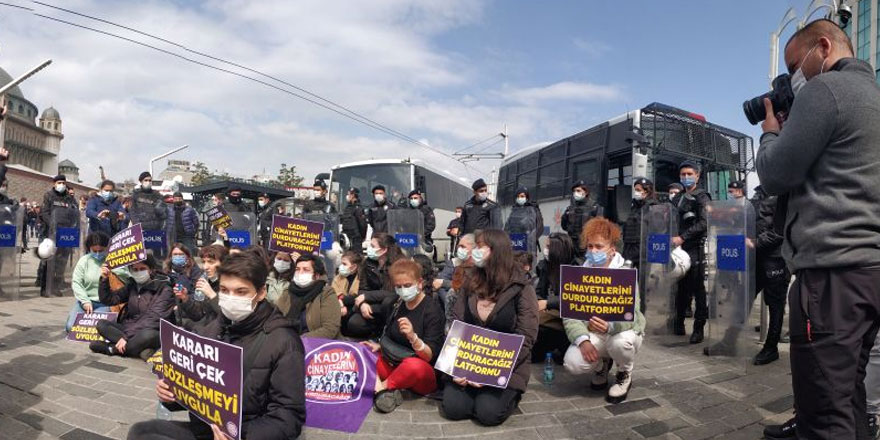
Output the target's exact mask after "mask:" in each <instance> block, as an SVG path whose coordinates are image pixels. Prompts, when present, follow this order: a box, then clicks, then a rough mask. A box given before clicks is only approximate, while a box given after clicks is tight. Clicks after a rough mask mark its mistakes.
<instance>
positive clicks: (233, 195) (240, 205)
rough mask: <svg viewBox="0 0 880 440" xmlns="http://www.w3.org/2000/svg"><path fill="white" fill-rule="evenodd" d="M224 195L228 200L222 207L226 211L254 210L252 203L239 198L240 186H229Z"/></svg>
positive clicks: (251, 211)
mask: <svg viewBox="0 0 880 440" xmlns="http://www.w3.org/2000/svg"><path fill="white" fill-rule="evenodd" d="M226 196H227V198H228V202H227V203H224V204H223V208H224V209H226V212H250V213H253V212H255V211H254V207H253V205H251V204H250V203H249V202H246V201H245V200H243V199H242V198H241V187H240V186H238V185H232V186H230V187H229V191H227V192H226Z"/></svg>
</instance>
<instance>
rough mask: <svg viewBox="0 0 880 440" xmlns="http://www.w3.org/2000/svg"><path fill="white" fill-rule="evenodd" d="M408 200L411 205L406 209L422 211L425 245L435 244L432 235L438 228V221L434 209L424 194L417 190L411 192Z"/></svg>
mask: <svg viewBox="0 0 880 440" xmlns="http://www.w3.org/2000/svg"><path fill="white" fill-rule="evenodd" d="M408 198H409V204H408V205H407V207H406V208H407V209H418V210H419V211H422V221H423V222H424V225H423V228H424V232H425V237H424V238H425V243H428V244H434V239H433V238H431V234H433V233H434V229H436V228H437V220H436V219H435V218H434V208H432V207H430V206H428V203H427V202H426V201H425V199H424V198H423V197H422V193H420V192H419V190H417V189H414V190H412V191H410V192H409V196H408Z"/></svg>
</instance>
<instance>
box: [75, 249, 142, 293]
mask: <svg viewBox="0 0 880 440" xmlns="http://www.w3.org/2000/svg"><path fill="white" fill-rule="evenodd" d="M102 264H103V263H102V262H99V261H98V260H96V259H94V258H92V257H91V255H89V254H85V255H83V256H82V257H80V258H79V261H77V262H76V267H74V268H73V279H72V280H71V288H72V289H73V296H74V297H76V300H77V301H79V302H80V303H82V304H85V303H86V302H91V301H94V302H101V301H100V300H99V299H98V285H99V284H100V282H99V280H100V278H101V265H102ZM113 273H114V274H116V275H118V276H119V277H120V278H122V281H127V280H128V277H129V274H128V270H127V269H125V268H120V269H115V270H113Z"/></svg>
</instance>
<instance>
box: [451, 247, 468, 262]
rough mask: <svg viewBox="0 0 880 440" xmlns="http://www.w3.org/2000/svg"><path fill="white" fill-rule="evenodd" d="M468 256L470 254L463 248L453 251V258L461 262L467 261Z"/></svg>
mask: <svg viewBox="0 0 880 440" xmlns="http://www.w3.org/2000/svg"><path fill="white" fill-rule="evenodd" d="M468 254H470V252H468V250H467V249H465V248H458V249H456V250H455V258H458V259H459V260H461V261H464V260H467V257H468Z"/></svg>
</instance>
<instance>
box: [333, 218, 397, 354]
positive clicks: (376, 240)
mask: <svg viewBox="0 0 880 440" xmlns="http://www.w3.org/2000/svg"><path fill="white" fill-rule="evenodd" d="M404 257H405V256H404V254H403V251H401V250H400V247H399V246H397V242H396V241H395V240H394V237H392V236H391V235H389V234H385V233H382V232H379V233H375V234H373V237H372V239H371V240H370V245H369V246H367V261H366V262H365V263H364V265H363V267H362V268H361V273H360V286H359V287H360V294H359V295H358V296H357V297H356V298H355V301H354V306H355V310H356V313H351V314H350V315H348V319H346V320H345V322H343V325H342V334H343V335H345V336H348V337H351V338H356V339H367V338H370V337H374V336H378V335H379V333H381V332H382V327H383V326H384V323H385V320H386V318H387V317H388V313H389V312H390V311H391V305H392V304H393V303H394V300H395V298H396V295H395V294H394V291H393V290H392V289H391V284H390V280H389V279H388V268H389V267H391V265H392V264H394V262H396V261H397V260H399V259H401V258H404Z"/></svg>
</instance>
